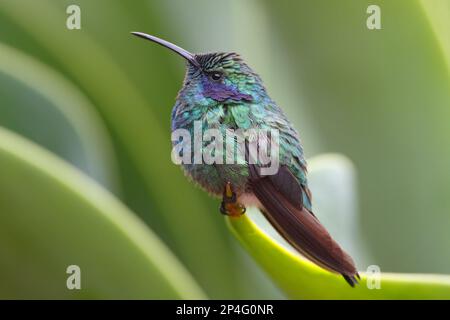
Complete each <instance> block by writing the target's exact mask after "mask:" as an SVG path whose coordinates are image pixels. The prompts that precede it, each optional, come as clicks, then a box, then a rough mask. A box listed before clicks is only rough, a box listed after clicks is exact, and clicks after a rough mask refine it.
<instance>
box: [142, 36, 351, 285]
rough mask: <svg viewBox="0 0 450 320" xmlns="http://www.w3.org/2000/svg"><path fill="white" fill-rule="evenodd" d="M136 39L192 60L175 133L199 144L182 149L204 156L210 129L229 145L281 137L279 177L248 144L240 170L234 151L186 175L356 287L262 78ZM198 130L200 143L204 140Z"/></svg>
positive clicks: (224, 56)
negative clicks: (234, 136) (241, 136)
mask: <svg viewBox="0 0 450 320" xmlns="http://www.w3.org/2000/svg"><path fill="white" fill-rule="evenodd" d="M134 34H135V35H137V36H140V37H143V38H146V39H148V40H151V41H154V42H156V43H158V44H161V45H163V46H165V47H167V48H169V49H171V50H173V51H174V52H176V53H178V54H180V55H181V56H183V57H184V58H185V59H186V60H187V61H188V63H187V71H186V76H185V79H184V83H183V87H182V89H181V90H180V92H179V94H178V97H177V100H176V104H175V106H174V108H173V111H172V130H173V132H176V131H178V130H183V131H184V132H188V133H189V136H190V137H194V139H193V140H190V139H189V140H188V141H185V140H182V141H174V146H175V148H179V147H180V146H182V147H183V148H182V149H183V150H190V151H201V152H200V154H202V153H204V151H205V150H209V147H210V146H211V141H210V140H208V139H207V140H206V141H205V140H203V139H202V137H203V135H204V134H206V133H207V132H208V131H210V129H215V130H216V132H218V136H219V137H220V138H221V139H222V140H223V141H225V142H226V141H227V140H226V139H227V138H226V137H227V132H229V131H230V130H233V131H236V130H244V131H250V130H251V129H257V130H260V131H265V132H268V131H270V130H276V132H278V134H279V141H278V144H277V145H278V146H279V152H278V160H279V170H277V171H276V172H275V173H273V174H272V175H268V176H266V175H262V174H261V168H262V167H263V166H262V164H261V163H258V162H257V163H254V162H252V161H250V158H249V156H248V155H249V153H248V144H246V145H244V148H245V152H243V153H237V154H236V155H235V156H236V157H237V158H236V159H235V160H236V161H235V162H234V163H232V164H230V163H227V162H226V161H225V159H226V157H227V151H228V150H227V148H226V146H225V147H224V148H222V149H221V148H219V149H217V148H214V149H213V151H212V153H213V154H214V156H215V157H217V158H216V159H219V160H221V161H219V162H212V163H206V162H202V161H195V155H191V156H190V157H189V159H188V160H189V161H187V162H184V163H182V166H183V168H184V171H185V173H186V175H187V176H189V177H190V178H191V179H192V180H193V181H195V182H196V183H197V184H199V185H200V186H201V187H202V188H203V189H205V190H206V191H208V192H209V193H211V194H214V195H217V196H220V195H222V196H223V201H222V205H221V211H222V212H223V213H226V214H230V215H233V216H234V215H236V212H237V213H238V214H241V213H242V212H243V211H241V209H242V208H243V207H242V205H245V206H248V205H256V206H258V207H259V208H260V209H261V211H262V212H263V213H264V215H265V217H266V218H267V219H268V221H269V222H270V223H271V224H272V225H273V226H274V228H275V229H276V230H277V231H278V232H279V233H280V235H282V236H283V237H284V238H285V239H286V240H287V241H288V242H289V243H290V244H291V245H292V246H293V247H294V248H295V249H297V250H298V251H299V252H300V253H302V254H303V255H304V256H306V257H307V258H309V259H310V260H311V261H313V262H315V263H317V264H318V265H320V266H322V267H323V268H325V269H328V270H330V271H332V272H338V273H341V274H342V275H343V277H344V278H345V280H346V281H347V282H348V283H349V284H350V285H352V286H354V285H355V283H357V279H356V278H357V277H358V273H357V271H356V269H355V266H354V263H353V260H352V259H351V257H350V256H349V255H348V254H346V253H345V252H344V251H343V250H342V249H341V248H340V246H339V245H338V244H337V243H336V242H335V241H334V240H333V239H332V238H331V236H330V235H329V233H328V232H327V231H326V229H325V228H324V227H323V226H322V225H321V224H320V222H319V220H318V219H317V218H316V217H315V216H314V214H313V213H312V206H311V193H310V191H309V189H308V185H307V179H306V162H305V159H304V156H303V149H302V146H301V143H300V139H299V136H298V133H297V131H296V130H295V129H294V127H293V126H292V124H291V123H290V121H289V120H288V119H287V117H286V116H285V114H284V113H283V111H282V110H281V109H280V108H279V107H278V106H277V104H276V103H275V102H274V101H273V100H272V99H271V98H270V97H269V95H268V94H267V92H266V89H265V88H264V86H263V84H262V81H261V78H260V77H259V76H258V75H257V74H256V73H255V72H254V71H253V70H252V69H251V68H250V67H249V66H248V65H247V64H246V63H245V62H244V61H243V60H242V59H241V58H240V56H239V55H237V54H236V53H209V54H198V55H194V54H191V53H189V52H187V51H186V50H184V49H182V48H179V47H178V46H175V45H173V44H171V43H169V42H167V41H164V40H161V39H158V38H156V37H154V36H150V35H146V34H143V33H134ZM197 125H198V126H199V128H200V129H199V130H200V134H199V136H200V139H198V137H196V126H197ZM198 140H199V141H198ZM248 140H249V141H250V140H251V139H248ZM225 144H226V143H225ZM185 147H186V148H185ZM233 150H234V149H233ZM241 151H242V150H241ZM202 159H203V158H202V157H200V160H202ZM197 160H199V159H197ZM231 187H232V189H231Z"/></svg>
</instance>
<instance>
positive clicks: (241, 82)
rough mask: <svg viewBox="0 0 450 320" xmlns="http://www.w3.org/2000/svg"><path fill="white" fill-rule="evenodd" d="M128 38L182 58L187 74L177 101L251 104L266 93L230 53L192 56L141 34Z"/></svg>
mask: <svg viewBox="0 0 450 320" xmlns="http://www.w3.org/2000/svg"><path fill="white" fill-rule="evenodd" d="M132 34H134V35H136V36H138V37H141V38H144V39H147V40H150V41H153V42H155V43H158V44H160V45H162V46H164V47H166V48H168V49H170V50H172V51H174V52H176V53H177V54H179V55H180V56H182V57H183V58H185V59H186V61H187V70H186V75H185V79H184V84H183V88H182V89H181V91H180V94H179V97H178V98H179V99H185V100H187V101H195V103H196V104H198V105H205V106H208V107H211V106H214V105H223V104H243V103H255V102H257V101H259V100H260V99H261V98H263V97H264V96H265V95H266V93H265V89H264V86H263V84H262V81H261V78H260V77H259V76H258V75H257V74H256V73H255V72H254V71H253V70H252V69H251V68H250V67H249V66H248V65H247V64H246V63H245V62H244V61H243V60H242V58H241V57H240V56H239V55H238V54H237V53H234V52H231V53H226V52H216V53H205V54H192V53H190V52H188V51H186V50H184V49H182V48H180V47H178V46H176V45H174V44H172V43H170V42H168V41H165V40H162V39H160V38H157V37H155V36H151V35H148V34H145V33H141V32H132Z"/></svg>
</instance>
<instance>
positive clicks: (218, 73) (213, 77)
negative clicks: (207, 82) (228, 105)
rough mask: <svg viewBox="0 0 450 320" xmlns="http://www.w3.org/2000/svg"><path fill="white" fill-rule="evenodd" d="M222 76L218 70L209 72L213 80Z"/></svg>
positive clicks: (217, 79)
mask: <svg viewBox="0 0 450 320" xmlns="http://www.w3.org/2000/svg"><path fill="white" fill-rule="evenodd" d="M222 76H223V74H222V72H219V71H214V72H211V73H210V74H209V77H210V78H211V80H213V81H219V80H220V79H222Z"/></svg>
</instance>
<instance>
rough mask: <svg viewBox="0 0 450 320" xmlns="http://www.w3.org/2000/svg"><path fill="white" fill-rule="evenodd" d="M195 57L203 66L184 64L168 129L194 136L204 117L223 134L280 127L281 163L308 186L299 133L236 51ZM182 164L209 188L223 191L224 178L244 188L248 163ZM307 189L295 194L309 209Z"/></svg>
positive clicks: (204, 120) (205, 120)
mask: <svg viewBox="0 0 450 320" xmlns="http://www.w3.org/2000/svg"><path fill="white" fill-rule="evenodd" d="M196 57H198V58H197V60H198V61H199V63H200V65H202V67H203V68H204V69H203V72H199V71H198V69H197V68H196V67H195V66H192V65H190V64H188V71H187V73H186V77H185V80H184V84H183V88H182V89H181V91H180V93H179V94H178V97H177V101H176V104H175V107H174V109H173V112H172V130H176V129H180V128H183V129H187V130H189V131H190V132H191V133H192V135H193V129H194V128H193V124H194V121H202V124H203V126H202V128H203V130H207V129H211V128H216V129H219V130H220V131H221V132H223V133H224V135H225V132H226V130H227V129H233V130H237V129H243V130H249V129H252V128H256V129H263V130H270V129H277V130H279V132H280V164H281V165H287V166H288V167H289V168H290V170H291V171H292V173H293V174H294V175H295V177H296V178H297V179H298V182H299V184H301V185H302V186H303V187H304V188H305V190H307V189H308V188H307V180H306V162H305V160H304V157H303V149H302V147H301V144H300V140H299V137H298V133H297V131H296V130H295V129H294V128H293V126H292V125H291V123H290V122H289V120H288V119H287V117H286V116H285V115H284V113H283V111H282V110H281V109H280V108H279V107H278V106H277V104H276V103H275V102H274V101H273V100H272V99H271V98H270V97H269V96H268V94H267V92H266V89H265V88H264V86H263V84H262V81H261V78H260V77H259V76H258V75H257V74H256V73H254V72H253V71H252V70H251V69H250V67H249V66H248V65H247V64H245V63H244V62H243V60H242V59H241V58H240V57H239V55H237V54H235V53H213V54H203V55H196ZM214 72H220V73H221V74H222V76H223V79H222V81H221V82H220V83H217V82H216V81H213V80H211V79H210V76H209V74H211V73H214ZM211 87H215V88H214V89H215V90H214V89H211ZM220 90H221V91H220ZM217 96H219V98H220V99H217ZM184 168H185V170H186V173H187V175H188V176H190V177H192V179H193V180H194V181H196V182H198V183H199V184H200V185H201V186H202V187H203V188H204V189H206V190H207V191H208V192H210V193H213V194H216V195H221V193H222V190H223V185H224V183H226V182H227V181H230V182H232V183H233V185H235V188H236V189H237V190H238V191H243V190H245V187H246V183H247V178H248V168H246V166H238V165H229V164H223V165H215V166H210V165H204V164H197V165H195V164H187V165H186V164H185V165H184ZM308 194H309V192H305V193H303V195H299V197H300V196H302V197H303V199H302V200H303V203H304V205H305V206H306V207H307V208H308V209H309V210H311V201H310V199H309V196H308Z"/></svg>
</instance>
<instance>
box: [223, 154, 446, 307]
mask: <svg viewBox="0 0 450 320" xmlns="http://www.w3.org/2000/svg"><path fill="white" fill-rule="evenodd" d="M348 164H349V162H348V160H347V159H345V158H342V157H341V156H339V157H338V156H336V155H324V156H319V157H316V158H315V159H313V160H312V161H310V168H311V172H310V177H311V178H312V179H310V180H315V181H313V182H314V183H312V184H313V185H314V186H315V192H316V194H317V197H319V198H326V197H327V195H326V194H321V192H326V193H328V198H330V199H331V200H328V203H329V204H330V205H331V204H332V203H333V201H334V203H335V204H336V205H338V206H339V205H340V206H344V207H348V206H349V204H348V203H347V204H345V203H344V202H342V199H334V200H333V197H334V195H333V194H332V193H330V190H328V189H327V188H326V187H325V188H321V187H320V186H319V185H318V184H319V183H329V182H330V181H335V177H334V176H335V175H336V173H337V172H341V174H342V172H344V171H343V169H342V167H345V166H348ZM339 167H341V169H339ZM336 168H338V169H336ZM347 170H348V169H347ZM327 175H328V176H330V177H329V178H327V177H326V176H327ZM340 178H341V184H340V187H341V188H342V189H345V188H347V189H349V190H352V187H351V184H349V183H348V181H346V179H345V177H343V176H342V175H341V177H340ZM347 193H348V190H347V191H346V190H341V191H340V192H338V194H340V195H341V196H342V195H345V194H347ZM351 198H352V197H351V196H350V199H351ZM321 201H322V202H323V200H321ZM350 201H352V200H350ZM322 208H326V206H324V205H322ZM326 209H327V210H329V207H328V208H326ZM339 212H340V208H339V207H337V209H336V214H338V213H339ZM327 213H328V215H330V212H329V211H328V212H327ZM316 214H317V215H318V217H319V219H320V218H321V217H322V216H323V214H324V212H323V211H318V212H316ZM327 218H328V222H329V221H330V220H329V219H330V217H329V216H328V217H327ZM333 218H334V219H333V220H335V221H337V220H342V223H346V224H348V225H350V226H351V227H350V228H347V227H345V228H344V229H346V232H350V233H351V234H352V239H353V240H354V239H358V238H357V237H356V236H357V235H358V232H357V228H358V227H357V225H356V224H355V222H356V220H357V217H356V215H348V213H347V215H340V216H338V217H333ZM227 222H228V225H229V227H230V228H231V230H232V232H233V233H234V234H235V236H236V237H237V238H238V239H239V240H240V242H241V243H242V245H243V246H244V247H245V248H246V249H247V250H248V251H249V252H250V254H251V255H252V256H253V258H254V259H255V260H256V261H257V262H258V263H259V264H260V265H261V266H262V267H263V269H264V270H265V271H266V272H267V273H268V274H269V276H270V277H271V278H272V280H273V281H274V282H275V283H276V284H277V285H278V287H279V288H280V289H281V290H282V291H283V292H284V293H285V294H286V295H287V296H288V297H289V298H292V299H448V298H450V276H447V275H426V274H401V273H381V274H380V275H379V276H380V278H379V279H380V280H381V282H380V285H381V288H380V289H375V288H373V286H372V288H373V289H370V288H369V287H370V285H371V284H374V281H376V277H373V278H369V280H368V278H367V275H366V274H365V273H360V274H361V281H360V284H359V285H357V286H356V287H355V288H351V287H350V286H349V285H348V284H347V283H346V282H345V281H344V279H343V278H342V276H340V275H337V274H333V273H330V272H328V271H325V270H324V269H322V268H320V267H318V266H317V265H315V264H314V263H312V262H310V261H309V260H307V259H305V258H303V257H302V256H300V255H299V254H298V253H297V252H296V251H295V250H294V249H293V248H292V247H291V246H290V245H289V244H288V243H287V242H286V241H285V240H284V239H282V238H281V236H280V235H279V234H278V233H277V232H276V231H275V229H274V228H273V227H271V226H270V224H269V223H268V222H267V220H266V219H265V218H264V216H263V215H262V213H261V212H260V211H258V210H257V209H256V208H249V210H248V213H247V214H245V215H244V216H242V217H240V218H228V219H227ZM333 227H335V226H333ZM330 229H335V228H330ZM336 230H337V229H335V230H334V231H335V232H336ZM331 234H333V232H331ZM340 239H343V238H342V237H341V238H340ZM341 242H342V241H341ZM358 245H359V244H354V247H356V248H357V247H358ZM352 253H353V252H352ZM359 256H360V255H359ZM357 262H358V261H357ZM368 282H369V285H368Z"/></svg>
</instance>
